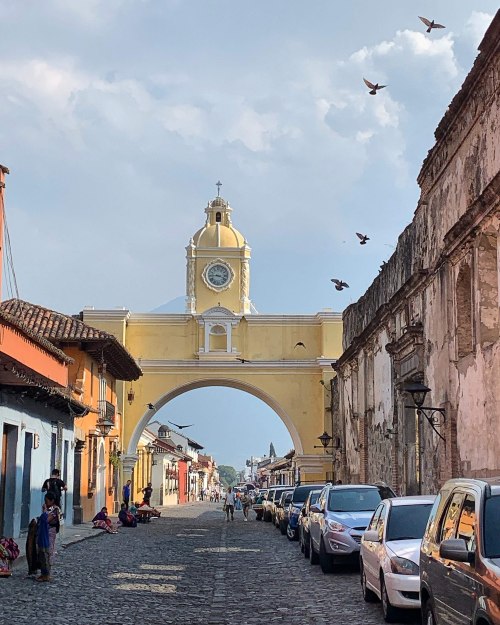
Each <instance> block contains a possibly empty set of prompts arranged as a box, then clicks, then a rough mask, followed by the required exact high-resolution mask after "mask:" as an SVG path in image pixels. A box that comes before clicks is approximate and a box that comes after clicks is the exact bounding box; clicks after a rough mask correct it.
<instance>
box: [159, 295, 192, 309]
mask: <svg viewBox="0 0 500 625" xmlns="http://www.w3.org/2000/svg"><path fill="white" fill-rule="evenodd" d="M151 312H154V313H185V312H186V298H185V297H184V296H183V295H181V296H179V297H176V298H175V299H171V300H170V301H169V302H167V303H166V304H161V306H158V308H154V309H153V310H152V311H151Z"/></svg>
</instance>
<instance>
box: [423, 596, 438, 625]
mask: <svg viewBox="0 0 500 625" xmlns="http://www.w3.org/2000/svg"><path fill="white" fill-rule="evenodd" d="M422 625H436V618H435V616H434V610H433V609H432V604H431V600H430V599H427V601H426V602H425V603H424V604H423V605H422Z"/></svg>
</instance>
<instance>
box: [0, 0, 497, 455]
mask: <svg viewBox="0 0 500 625" xmlns="http://www.w3.org/2000/svg"><path fill="white" fill-rule="evenodd" d="M497 6H498V4H497V2H495V1H493V0H474V1H467V0H462V1H461V2H459V3H457V2H456V1H453V0H437V1H436V0H433V1H430V0H422V1H421V2H419V3H412V6H411V7H410V3H403V2H400V0H381V1H379V2H377V3H374V2H370V1H369V0H351V1H350V2H348V3H342V4H341V3H336V2H335V3H334V2H332V1H331V0H317V1H316V2H314V3H311V2H308V3H306V2H299V1H298V0H275V1H274V2H272V3H269V2H264V1H263V0H254V2H252V3H242V2H234V0H233V1H232V2H229V1H223V0H221V1H215V0H214V1H211V0H191V1H190V2H187V1H186V0H164V1H163V2H156V1H153V0H79V2H67V1H66V0H45V1H44V2H43V3H32V4H31V5H30V10H29V11H27V10H26V8H25V5H23V3H19V2H18V1H17V0H4V1H3V3H2V22H1V25H0V54H1V58H2V80H1V81H0V122H1V123H0V162H2V163H3V164H5V165H7V166H9V167H10V169H11V175H10V176H9V178H8V180H7V185H8V186H7V194H6V200H7V210H8V219H9V227H10V233H11V239H12V244H13V252H14V261H15V268H16V274H17V279H18V284H19V289H20V295H21V297H23V298H25V299H27V300H30V301H33V302H36V303H39V304H44V305H47V306H50V307H52V308H55V309H59V310H61V311H63V312H69V313H73V312H77V311H79V310H81V309H82V308H83V307H84V306H85V305H94V306H96V307H114V306H125V307H127V308H130V309H132V310H135V311H147V310H152V309H154V308H156V307H158V306H160V305H162V304H163V303H165V302H168V301H170V300H172V299H174V298H176V297H178V296H179V295H183V294H184V283H185V259H184V254H185V252H184V247H185V245H186V244H187V242H188V240H189V237H190V236H191V234H192V233H194V232H195V231H196V230H197V229H198V227H199V226H200V224H201V223H202V222H203V208H204V206H205V205H206V202H207V200H208V199H210V198H211V197H213V195H214V194H215V182H216V181H217V180H218V179H219V178H220V179H221V180H222V182H223V184H224V186H223V187H222V195H223V196H224V197H225V198H226V199H228V200H229V201H230V202H231V204H232V205H233V207H234V223H235V226H236V227H237V228H238V229H240V230H241V231H242V232H243V233H244V234H245V236H246V237H247V239H248V241H249V243H250V245H251V246H252V249H253V260H252V299H253V301H254V303H255V305H256V307H257V309H258V310H259V311H261V312H315V311H317V310H319V309H322V308H324V307H330V308H333V309H335V310H339V311H340V310H343V309H344V308H345V307H346V306H347V305H348V304H349V303H350V302H351V301H356V299H357V298H358V297H359V296H360V295H362V293H363V292H364V291H365V290H366V288H367V287H368V286H369V284H370V283H371V281H372V280H373V278H374V277H375V276H376V275H377V272H378V268H379V265H380V263H381V262H382V261H383V260H384V259H386V258H388V257H389V256H390V254H391V253H392V246H394V245H395V242H396V239H397V236H398V234H399V233H400V232H401V230H402V229H403V228H404V227H405V225H406V224H407V223H408V222H409V221H410V220H411V217H412V214H413V211H414V209H415V206H416V201H417V198H418V187H417V185H416V182H415V179H416V176H417V174H418V171H419V168H420V166H421V163H422V161H423V159H424V157H425V155H426V153H427V150H428V149H429V148H430V147H431V146H432V144H433V132H434V129H435V127H436V125H437V123H438V121H439V119H440V118H441V116H442V115H443V113H444V111H445V110H446V107H447V105H448V103H449V101H450V100H451V98H452V97H453V95H454V93H455V92H456V91H457V90H458V88H459V87H460V85H461V83H462V81H463V79H464V77H465V75H466V73H467V72H468V71H469V69H470V67H471V65H472V62H473V60H474V58H475V56H476V53H477V44H478V43H479V41H480V38H481V36H482V34H483V33H484V30H485V29H486V27H487V25H488V23H489V21H490V20H491V18H492V16H493V14H494V12H495V11H496V9H497ZM417 15H425V16H427V17H429V18H435V19H436V20H437V21H440V22H442V23H444V24H446V26H447V28H446V29H445V30H442V31H433V33H432V34H431V35H430V36H428V35H426V34H425V32H424V31H425V29H424V27H423V25H422V24H421V23H420V21H419V20H418V18H417ZM363 76H365V77H366V78H368V79H369V80H372V81H374V82H381V83H383V84H387V85H388V87H387V88H386V89H384V90H383V91H382V92H380V93H379V94H378V95H377V96H376V97H375V98H374V97H371V96H369V95H368V93H367V90H366V89H365V87H364V85H363V82H362V78H363ZM356 231H360V232H366V233H368V234H369V236H370V237H371V241H370V243H369V245H367V246H363V247H360V246H359V245H358V244H357V241H356V239H355V234H354V233H355V232H356ZM333 276H335V277H340V278H343V279H344V280H346V281H347V282H348V283H349V284H350V285H351V288H350V289H349V290H346V291H343V292H342V293H339V292H337V291H334V290H333V289H332V286H331V283H330V281H329V279H330V278H331V277H333ZM276 285H279V287H278V288H276ZM3 295H4V297H8V296H9V295H10V294H9V292H5V290H4V293H3ZM223 392H224V391H223V390H220V393H223ZM192 397H193V399H192V402H193V408H192V410H193V411H196V410H197V408H198V407H199V406H201V405H202V404H201V403H200V402H199V401H198V400H195V395H193V396H192ZM183 401H186V400H185V398H183ZM211 401H215V404H214V406H215V407H216V406H217V400H211ZM241 401H242V402H243V403H242V406H243V405H245V406H247V405H248V404H247V403H245V402H246V401H247V400H246V399H245V398H244V397H242V399H241ZM171 407H173V404H172V406H171ZM266 410H267V408H266ZM242 412H244V410H243V409H242ZM263 414H264V413H263ZM275 418H276V419H277V417H275ZM204 435H205V432H204V431H203V430H202V429H201V430H200V431H199V433H197V434H196V436H197V437H198V438H200V439H202V438H203V436H204ZM207 435H208V432H207ZM193 436H194V434H193ZM267 438H269V437H267ZM275 444H276V445H277V447H282V448H283V450H285V448H286V449H288V441H287V440H285V439H283V441H282V443H280V441H279V440H276V441H275ZM267 445H268V441H267V440H266V441H265V446H266V447H267ZM214 451H215V450H214ZM257 451H258V450H249V451H245V452H244V453H243V452H242V453H241V457H242V458H243V459H244V457H245V456H246V455H248V454H249V453H252V452H253V453H257Z"/></svg>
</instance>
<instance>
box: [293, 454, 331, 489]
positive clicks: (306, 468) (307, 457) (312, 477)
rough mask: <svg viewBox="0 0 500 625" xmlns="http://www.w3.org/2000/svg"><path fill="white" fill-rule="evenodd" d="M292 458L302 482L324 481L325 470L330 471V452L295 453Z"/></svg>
mask: <svg viewBox="0 0 500 625" xmlns="http://www.w3.org/2000/svg"><path fill="white" fill-rule="evenodd" d="M293 459H294V461H295V466H296V468H297V471H299V472H300V481H301V483H303V484H305V483H306V482H318V483H319V482H324V481H325V477H326V473H327V471H331V466H332V456H331V455H330V454H328V455H327V454H325V455H319V454H318V455H317V454H300V455H295V456H294V458H293Z"/></svg>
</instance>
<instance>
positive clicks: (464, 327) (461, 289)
mask: <svg viewBox="0 0 500 625" xmlns="http://www.w3.org/2000/svg"><path fill="white" fill-rule="evenodd" d="M456 312H457V352H458V357H459V358H463V357H464V356H467V354H470V353H471V352H472V337H473V334H472V276H471V269H470V266H469V265H468V264H466V263H464V264H463V265H462V266H461V267H460V270H459V272H458V277H457V283H456Z"/></svg>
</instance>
